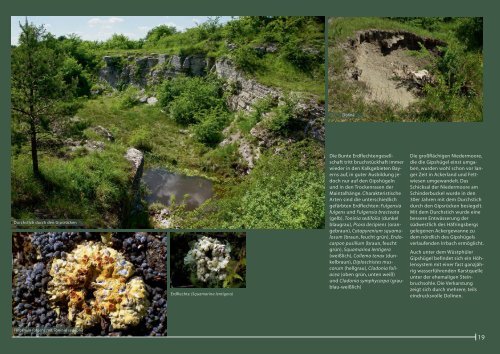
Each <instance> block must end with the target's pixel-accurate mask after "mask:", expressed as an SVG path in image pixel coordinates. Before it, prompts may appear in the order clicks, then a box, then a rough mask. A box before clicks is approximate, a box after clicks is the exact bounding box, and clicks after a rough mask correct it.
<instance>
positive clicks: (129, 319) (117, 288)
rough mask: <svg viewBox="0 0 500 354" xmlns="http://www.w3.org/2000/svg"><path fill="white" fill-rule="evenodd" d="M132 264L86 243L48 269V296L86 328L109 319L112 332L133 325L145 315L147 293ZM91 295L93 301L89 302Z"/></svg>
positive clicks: (102, 248) (115, 253) (71, 319)
mask: <svg viewBox="0 0 500 354" xmlns="http://www.w3.org/2000/svg"><path fill="white" fill-rule="evenodd" d="M133 273H134V268H133V265H132V264H131V263H130V262H129V261H127V260H126V259H125V257H124V256H123V255H122V254H121V253H120V252H118V251H116V250H114V249H112V248H110V247H107V246H104V245H103V244H101V243H96V242H85V243H82V244H80V245H78V246H77V247H76V248H75V249H74V250H73V252H71V253H69V254H68V255H67V257H66V259H65V260H63V259H55V260H54V261H53V262H52V266H51V268H50V275H51V276H52V279H51V281H50V282H49V284H48V290H47V293H48V294H49V297H50V300H51V301H52V302H53V304H54V306H57V304H58V303H61V302H67V306H68V319H69V320H70V321H72V322H74V324H75V327H78V328H82V329H84V328H89V327H92V326H94V325H96V324H98V323H99V322H100V320H101V318H103V317H106V318H109V320H110V322H111V325H112V326H113V328H114V329H125V328H127V327H129V326H136V325H137V324H139V322H140V321H141V319H142V318H143V317H144V315H145V314H146V312H147V308H148V306H149V301H148V293H147V291H146V286H145V284H144V281H143V280H142V279H141V278H139V277H133V278H131V279H129V278H130V277H131V276H132V274H133ZM90 294H92V295H93V298H91V299H89V295H90Z"/></svg>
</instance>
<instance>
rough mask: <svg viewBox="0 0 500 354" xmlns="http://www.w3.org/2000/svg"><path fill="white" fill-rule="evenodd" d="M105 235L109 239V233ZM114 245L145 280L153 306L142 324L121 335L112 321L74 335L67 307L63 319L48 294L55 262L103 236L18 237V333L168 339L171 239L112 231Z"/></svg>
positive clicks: (15, 261)
mask: <svg viewBox="0 0 500 354" xmlns="http://www.w3.org/2000/svg"><path fill="white" fill-rule="evenodd" d="M103 235H105V234H104V233H103ZM106 235H111V242H112V245H111V247H112V248H114V249H116V250H117V251H120V252H122V253H123V255H124V256H125V257H126V258H127V260H128V261H130V262H131V263H132V264H133V265H134V268H135V273H134V276H139V277H141V278H142V279H143V280H144V282H145V284H146V288H147V291H148V294H149V302H150V307H149V308H148V312H147V315H146V316H145V317H144V318H143V319H142V321H141V323H139V325H137V326H135V327H132V328H127V329H126V330H122V331H116V330H113V329H112V328H110V323H109V321H107V320H106V318H103V319H102V320H101V323H100V325H98V326H94V327H92V328H90V329H87V330H84V331H83V333H77V332H71V331H69V332H68V330H67V329H68V328H69V329H72V328H73V325H72V323H71V322H70V321H69V320H68V317H67V308H64V306H63V307H60V310H59V315H58V314H57V313H56V311H55V310H54V309H53V308H52V307H51V303H50V302H49V299H48V296H47V294H46V291H47V284H48V283H49V281H50V280H51V276H50V274H49V271H50V266H51V263H52V260H53V259H54V258H62V259H65V257H66V256H67V254H68V253H69V252H71V251H72V250H73V249H74V248H75V247H76V246H77V245H78V244H80V243H82V242H84V241H94V242H96V241H97V242H100V241H101V233H90V232H43V233H15V234H14V235H13V239H12V252H13V260H12V262H13V272H12V327H13V335H16V336H25V335H28V336H34V335H84V336H165V335H167V269H166V263H167V238H166V237H165V236H161V235H160V234H148V233H140V232H138V233H112V234H106Z"/></svg>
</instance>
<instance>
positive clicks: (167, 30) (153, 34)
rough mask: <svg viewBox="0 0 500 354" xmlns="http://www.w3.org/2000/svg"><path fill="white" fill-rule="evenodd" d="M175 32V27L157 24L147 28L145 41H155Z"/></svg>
mask: <svg viewBox="0 0 500 354" xmlns="http://www.w3.org/2000/svg"><path fill="white" fill-rule="evenodd" d="M175 33H177V29H176V28H175V27H174V26H167V25H159V26H156V27H154V28H153V29H151V30H149V32H148V34H146V42H152V43H156V42H158V41H159V40H160V39H161V38H162V37H167V36H171V35H173V34H175Z"/></svg>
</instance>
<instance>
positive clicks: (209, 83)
mask: <svg viewBox="0 0 500 354" xmlns="http://www.w3.org/2000/svg"><path fill="white" fill-rule="evenodd" d="M159 100H160V103H161V104H162V106H164V107H167V109H168V112H169V113H170V116H171V117H172V118H173V119H174V121H175V122H177V123H178V124H182V125H189V124H196V123H199V122H200V121H201V120H202V118H200V117H202V115H201V114H200V113H201V112H204V111H209V110H211V109H215V108H217V109H223V108H224V99H223V95H222V82H221V81H220V80H219V79H218V78H217V77H215V76H211V75H209V76H206V77H180V78H174V79H172V80H170V81H167V82H166V83H164V84H163V86H162V88H161V89H160V94H159Z"/></svg>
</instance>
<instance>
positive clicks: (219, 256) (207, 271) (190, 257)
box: [184, 236, 231, 283]
mask: <svg viewBox="0 0 500 354" xmlns="http://www.w3.org/2000/svg"><path fill="white" fill-rule="evenodd" d="M230 260H231V246H230V245H229V244H228V243H227V242H226V243H222V242H221V241H219V240H218V239H216V238H212V237H207V236H202V237H200V238H199V239H198V240H197V241H196V242H195V243H194V244H193V248H191V250H189V252H188V253H187V255H186V257H184V264H185V265H187V266H190V267H195V268H196V277H197V278H198V280H200V281H202V282H204V283H207V282H210V281H214V282H217V281H221V280H224V279H226V277H227V271H226V267H227V265H228V264H229V261H230Z"/></svg>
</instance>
